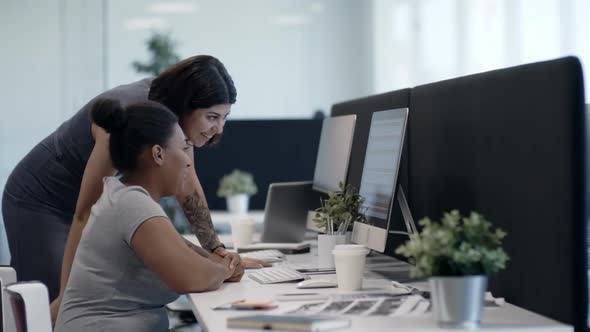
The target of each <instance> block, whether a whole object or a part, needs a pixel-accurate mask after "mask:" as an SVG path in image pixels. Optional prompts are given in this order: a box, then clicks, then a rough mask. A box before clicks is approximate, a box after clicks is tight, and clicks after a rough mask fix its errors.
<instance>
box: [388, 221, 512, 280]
mask: <svg viewBox="0 0 590 332" xmlns="http://www.w3.org/2000/svg"><path fill="white" fill-rule="evenodd" d="M419 223H420V225H422V226H423V228H422V231H421V232H420V233H417V234H412V235H410V240H409V241H407V242H406V243H405V244H404V245H401V246H400V247H398V248H397V250H396V251H395V252H396V253H397V254H401V255H403V256H405V257H408V258H409V261H410V263H412V264H414V265H415V266H414V268H413V270H412V275H413V276H415V277H430V276H464V275H480V274H486V275H491V274H494V273H496V272H498V271H500V270H502V269H504V267H505V266H506V262H507V261H508V259H509V258H508V255H507V254H506V252H504V250H503V249H502V239H503V238H504V236H506V233H504V232H503V231H502V230H501V229H499V228H497V229H496V230H495V231H492V229H491V226H492V225H491V224H490V223H489V222H488V221H487V220H485V218H484V217H483V216H482V215H480V214H478V213H476V212H471V214H470V215H469V217H468V218H466V217H462V216H461V214H460V213H459V211H457V210H453V211H451V212H450V213H444V216H443V218H442V220H441V222H440V223H438V222H432V221H431V220H430V219H429V218H424V219H422V220H420V221H419Z"/></svg>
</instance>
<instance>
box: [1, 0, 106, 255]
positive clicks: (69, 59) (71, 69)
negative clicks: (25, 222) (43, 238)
mask: <svg viewBox="0 0 590 332" xmlns="http://www.w3.org/2000/svg"><path fill="white" fill-rule="evenodd" d="M101 8H102V7H101V4H100V2H98V3H94V2H80V3H78V1H75V0H62V1H56V0H54V1H41V0H2V1H0V40H2V52H1V53H0V60H1V61H0V72H1V73H2V78H1V79H0V100H2V108H1V110H0V112H1V113H0V114H1V118H2V120H1V121H0V155H1V156H2V158H1V159H0V190H1V189H3V188H4V184H5V182H6V178H7V177H8V175H9V174H10V171H11V170H12V168H13V167H14V166H15V165H16V163H17V162H18V161H19V160H20V159H21V158H22V157H23V156H24V155H25V154H26V153H27V152H28V151H29V150H30V149H31V148H32V147H33V146H34V145H35V144H36V143H37V142H39V141H40V140H41V139H43V138H44V137H45V136H47V135H48V134H49V133H50V132H51V131H53V130H54V129H55V128H56V127H57V126H58V125H59V124H60V123H61V122H62V121H63V120H64V119H66V118H67V117H69V116H70V115H71V114H73V113H74V112H75V110H76V109H77V108H78V107H79V106H80V105H82V104H83V103H84V102H85V101H86V100H87V99H88V98H89V97H90V96H92V95H94V94H95V93H97V92H98V91H100V90H101V89H102V86H103V85H104V83H103V79H102V77H101V72H102V57H101V56H100V52H97V50H100V48H101V44H100V39H99V38H97V35H98V34H99V33H100V31H101V29H102V25H101V21H100V17H101ZM3 226H4V225H3V223H2V222H1V219H0V264H6V263H8V261H9V256H8V251H7V241H6V237H5V233H4V227H3Z"/></svg>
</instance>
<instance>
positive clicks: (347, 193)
mask: <svg viewBox="0 0 590 332" xmlns="http://www.w3.org/2000/svg"><path fill="white" fill-rule="evenodd" d="M339 187H340V190H339V191H336V192H329V193H328V198H327V199H324V200H322V204H321V207H320V208H318V209H317V210H316V211H315V215H314V217H313V219H312V220H313V221H314V222H315V224H316V225H317V226H318V228H320V229H322V230H323V231H324V234H319V235H318V262H319V266H320V267H322V268H323V267H325V268H333V267H334V257H333V256H332V249H334V246H335V245H337V244H344V243H346V242H347V240H346V237H347V236H350V233H348V230H349V229H351V228H352V225H353V224H354V222H355V221H358V222H364V221H365V220H366V219H365V215H364V213H363V209H362V205H363V202H364V199H363V197H362V196H361V195H359V193H358V191H357V190H356V188H354V187H353V186H352V185H350V184H349V185H347V186H346V187H345V186H344V183H342V182H340V183H339Z"/></svg>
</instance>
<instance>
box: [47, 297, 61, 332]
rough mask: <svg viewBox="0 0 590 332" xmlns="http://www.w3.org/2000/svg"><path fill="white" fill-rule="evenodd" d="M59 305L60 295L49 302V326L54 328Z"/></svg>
mask: <svg viewBox="0 0 590 332" xmlns="http://www.w3.org/2000/svg"><path fill="white" fill-rule="evenodd" d="M60 305H61V294H60V295H59V296H58V297H56V298H55V300H53V302H51V305H50V306H49V312H50V313H51V326H52V327H54V326H55V322H56V321H57V314H58V313H59V306H60Z"/></svg>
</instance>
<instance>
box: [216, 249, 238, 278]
mask: <svg viewBox="0 0 590 332" xmlns="http://www.w3.org/2000/svg"><path fill="white" fill-rule="evenodd" d="M209 259H210V260H211V261H213V262H215V263H217V264H221V265H222V266H223V267H224V268H225V269H226V270H227V275H226V277H225V279H224V280H225V281H240V279H241V278H242V276H243V275H244V268H243V266H242V265H241V264H238V265H236V266H235V267H232V266H231V257H230V256H229V255H225V257H223V256H221V255H218V254H212V255H210V256H209ZM237 276H239V278H238V279H237V280H234V279H235V278H236V277H237Z"/></svg>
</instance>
